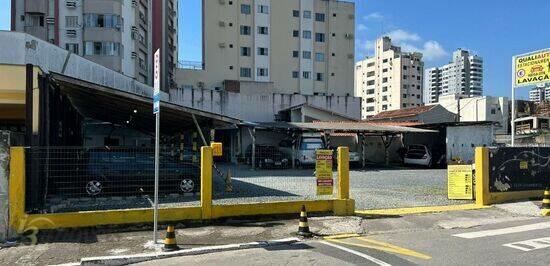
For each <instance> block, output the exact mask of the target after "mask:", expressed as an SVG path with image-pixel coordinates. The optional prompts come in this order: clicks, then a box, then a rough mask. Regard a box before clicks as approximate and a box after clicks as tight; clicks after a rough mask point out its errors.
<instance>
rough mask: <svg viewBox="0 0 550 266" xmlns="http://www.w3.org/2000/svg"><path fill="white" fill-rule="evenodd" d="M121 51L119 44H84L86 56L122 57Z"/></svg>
mask: <svg viewBox="0 0 550 266" xmlns="http://www.w3.org/2000/svg"><path fill="white" fill-rule="evenodd" d="M121 49H122V47H121V45H120V43H117V42H84V55H103V56H120V55H121V54H122V53H121Z"/></svg>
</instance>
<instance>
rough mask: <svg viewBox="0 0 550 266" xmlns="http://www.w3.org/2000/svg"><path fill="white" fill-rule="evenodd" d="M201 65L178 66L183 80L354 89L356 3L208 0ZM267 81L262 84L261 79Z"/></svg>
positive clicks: (285, 90) (338, 92)
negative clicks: (198, 67) (181, 67)
mask: <svg viewBox="0 0 550 266" xmlns="http://www.w3.org/2000/svg"><path fill="white" fill-rule="evenodd" d="M203 13H204V15H203V46H204V47H203V60H204V63H203V64H202V67H201V69H196V68H194V69H181V70H178V71H179V73H178V77H177V83H178V85H179V86H180V87H187V88H200V89H213V90H229V91H239V84H240V83H241V82H256V83H273V89H274V93H281V94H301V95H327V96H330V95H334V96H346V95H348V96H352V95H353V62H354V50H355V40H354V35H353V34H354V32H355V5H354V3H350V2H345V1H337V0H234V1H209V0H203ZM259 86H262V85H259Z"/></svg>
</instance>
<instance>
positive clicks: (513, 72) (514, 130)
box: [511, 56, 516, 147]
mask: <svg viewBox="0 0 550 266" xmlns="http://www.w3.org/2000/svg"><path fill="white" fill-rule="evenodd" d="M515 83H516V57H515V56H514V57H512V119H511V120H512V121H511V123H512V135H511V138H512V142H511V144H512V147H514V145H515V144H516V123H515V121H516V87H515V86H516V85H515Z"/></svg>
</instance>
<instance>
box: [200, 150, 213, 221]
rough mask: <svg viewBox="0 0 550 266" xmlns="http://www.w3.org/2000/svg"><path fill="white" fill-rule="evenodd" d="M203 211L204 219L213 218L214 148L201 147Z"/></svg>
mask: <svg viewBox="0 0 550 266" xmlns="http://www.w3.org/2000/svg"><path fill="white" fill-rule="evenodd" d="M200 165H201V209H202V210H201V211H202V219H211V218H212V148H211V147H208V146H204V147H202V148H201V164H200Z"/></svg>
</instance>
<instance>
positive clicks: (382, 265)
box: [319, 241, 391, 266]
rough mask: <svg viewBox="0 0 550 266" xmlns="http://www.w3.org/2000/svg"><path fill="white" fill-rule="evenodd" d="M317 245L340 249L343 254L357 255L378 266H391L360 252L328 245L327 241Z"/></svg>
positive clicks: (331, 244)
mask: <svg viewBox="0 0 550 266" xmlns="http://www.w3.org/2000/svg"><path fill="white" fill-rule="evenodd" d="M319 243H321V244H325V245H327V246H331V247H334V248H337V249H340V250H343V251H345V252H348V253H351V254H354V255H357V256H359V257H361V258H364V259H367V260H369V261H371V262H373V263H376V264H378V265H381V266H391V264H389V263H386V262H384V261H381V260H379V259H377V258H375V257H371V256H369V255H367V254H364V253H361V252H359V251H355V250H353V249H349V248H346V247H342V246H339V245H336V244H333V243H330V242H327V241H319Z"/></svg>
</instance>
